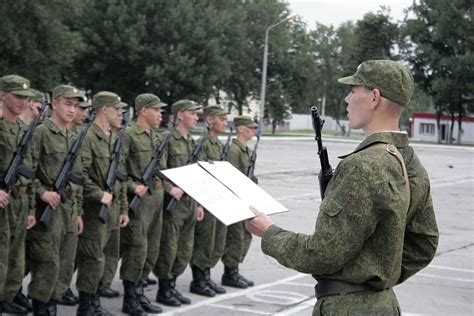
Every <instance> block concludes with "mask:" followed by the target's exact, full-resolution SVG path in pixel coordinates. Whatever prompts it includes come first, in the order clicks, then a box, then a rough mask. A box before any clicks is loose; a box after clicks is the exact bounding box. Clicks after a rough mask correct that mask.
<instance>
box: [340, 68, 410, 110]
mask: <svg viewBox="0 0 474 316" xmlns="http://www.w3.org/2000/svg"><path fill="white" fill-rule="evenodd" d="M338 81H339V82H340V83H343V84H349V85H353V86H364V87H367V88H369V89H378V90H379V91H380V94H381V95H382V96H383V97H385V98H387V99H389V100H391V101H393V102H396V103H398V104H400V105H401V106H406V105H407V104H408V102H409V101H410V98H411V95H412V93H413V76H412V75H411V73H410V70H408V68H407V67H405V66H404V65H402V64H400V63H398V62H396V61H392V60H367V61H364V62H363V63H361V64H360V65H359V66H358V67H357V70H356V73H355V74H353V75H352V76H348V77H344V78H340V79H339V80H338Z"/></svg>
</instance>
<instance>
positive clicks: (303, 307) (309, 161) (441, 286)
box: [25, 137, 474, 315]
mask: <svg viewBox="0 0 474 316" xmlns="http://www.w3.org/2000/svg"><path fill="white" fill-rule="evenodd" d="M358 143H359V141H354V140H350V139H345V138H325V139H324V144H325V146H327V148H328V152H329V157H330V161H331V165H332V166H333V167H334V168H335V167H336V165H337V163H338V158H337V156H339V155H343V154H346V153H349V152H351V151H352V150H353V149H354V148H355V147H356V146H357V144H358ZM251 146H252V144H251ZM414 148H415V150H416V152H417V154H418V155H419V157H420V159H421V161H422V162H423V164H424V165H425V167H426V169H427V170H428V173H429V175H430V179H431V188H432V196H433V203H434V207H435V211H436V216H437V221H438V226H439V230H440V241H439V247H438V251H437V254H436V257H435V258H434V260H433V262H432V263H431V264H430V265H429V266H428V267H427V268H425V269H424V270H422V271H421V272H420V273H418V274H417V275H416V276H414V277H412V278H410V279H409V280H408V281H406V282H405V283H404V284H402V285H399V286H397V287H396V288H395V292H396V293H397V296H398V299H399V302H400V305H401V307H402V312H403V315H474V251H473V250H474V233H473V232H474V228H473V226H474V207H473V206H474V197H473V193H474V190H473V189H474V147H462V146H443V145H428V144H414ZM319 169H320V166H319V159H318V156H317V146H316V143H315V141H314V139H312V138H311V137H300V138H296V137H291V138H290V137H289V138H281V137H280V138H262V140H261V142H260V145H259V150H258V158H257V167H256V175H257V176H258V178H259V184H260V186H261V187H262V188H263V189H265V190H266V191H267V192H268V193H270V194H271V195H272V196H273V197H275V198H276V199H277V200H279V201H280V202H281V203H282V204H284V205H285V206H286V207H287V208H288V209H289V210H290V211H289V212H287V213H282V214H278V215H273V216H272V218H273V220H274V222H275V224H277V225H279V226H281V227H283V228H285V229H289V230H292V231H297V232H301V233H307V234H311V233H312V231H313V229H314V224H315V219H316V216H317V213H318V208H319V205H320V202H321V200H320V194H319V185H318V183H317V172H318V171H319ZM354 185H356V184H354ZM222 271H223V265H222V264H221V263H219V264H218V265H217V266H216V267H215V268H214V269H212V278H213V279H214V280H215V281H216V282H217V283H220V277H221V275H222ZM240 271H241V273H242V274H243V275H244V276H246V277H247V278H249V279H251V280H253V281H254V282H255V286H254V287H250V288H248V289H245V290H238V289H233V288H228V287H227V288H226V289H227V293H226V294H224V295H219V296H216V297H214V298H206V297H201V296H198V295H195V294H191V293H189V283H190V281H191V272H190V269H187V270H186V272H185V273H184V274H183V275H182V276H180V277H179V278H178V280H177V288H178V290H180V291H181V292H182V293H183V294H184V295H185V296H188V297H190V298H191V299H192V301H193V302H192V304H191V305H183V306H182V307H179V308H171V307H166V306H162V308H163V310H164V313H163V314H162V315H177V314H180V315H311V312H312V308H313V306H314V304H315V298H314V291H313V287H314V284H315V281H314V280H313V279H312V278H311V277H310V276H308V275H305V274H300V273H298V272H296V271H293V270H290V269H287V268H284V267H282V266H280V265H279V264H278V263H277V262H276V261H275V260H274V259H272V258H270V257H267V256H265V255H264V254H263V253H262V252H261V250H260V238H257V237H254V239H253V241H252V245H251V248H250V251H249V253H248V255H247V258H246V260H245V262H244V263H243V264H242V265H241V266H240ZM27 281H28V280H25V285H26V283H27ZM112 287H113V288H115V289H117V290H119V291H120V292H121V296H120V297H119V298H116V299H102V305H103V306H104V307H105V308H106V309H107V310H109V311H110V312H111V313H113V314H114V315H121V312H120V310H121V305H122V298H123V296H122V295H123V288H122V284H121V281H120V280H119V278H118V274H117V276H116V278H115V280H114V283H113V286H112ZM72 288H73V290H74V291H75V287H74V284H73V285H72ZM156 290H157V286H148V287H147V288H146V289H145V291H146V295H147V296H148V297H149V298H150V300H152V302H154V300H155V295H156ZM59 315H75V308H71V307H60V309H59Z"/></svg>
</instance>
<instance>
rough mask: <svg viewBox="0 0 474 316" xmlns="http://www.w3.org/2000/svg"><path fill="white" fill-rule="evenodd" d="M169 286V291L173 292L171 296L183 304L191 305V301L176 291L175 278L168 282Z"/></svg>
mask: <svg viewBox="0 0 474 316" xmlns="http://www.w3.org/2000/svg"><path fill="white" fill-rule="evenodd" d="M170 286H171V291H172V292H173V295H174V296H175V297H176V298H177V299H178V300H179V301H180V302H181V303H183V304H191V299H190V298H187V297H186V296H184V295H183V294H181V293H180V292H179V291H178V290H177V289H176V278H173V279H171V280H170Z"/></svg>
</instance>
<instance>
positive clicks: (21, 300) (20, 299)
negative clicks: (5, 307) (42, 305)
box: [13, 288, 33, 313]
mask: <svg viewBox="0 0 474 316" xmlns="http://www.w3.org/2000/svg"><path fill="white" fill-rule="evenodd" d="M21 290H22V288H20V290H19V291H18V293H16V295H15V298H13V302H14V303H16V304H18V305H20V306H22V307H24V308H26V310H27V311H28V313H31V312H32V311H33V307H32V306H31V303H30V301H29V300H28V298H27V297H26V296H25V294H23V292H22V291H21Z"/></svg>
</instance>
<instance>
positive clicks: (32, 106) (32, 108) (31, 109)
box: [19, 89, 44, 125]
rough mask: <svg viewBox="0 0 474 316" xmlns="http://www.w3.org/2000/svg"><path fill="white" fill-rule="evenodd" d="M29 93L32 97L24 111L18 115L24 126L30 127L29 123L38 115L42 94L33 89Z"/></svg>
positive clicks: (42, 98) (42, 100)
mask: <svg viewBox="0 0 474 316" xmlns="http://www.w3.org/2000/svg"><path fill="white" fill-rule="evenodd" d="M31 91H32V92H33V94H34V95H33V96H32V97H31V98H30V100H29V102H28V106H27V107H26V109H25V110H24V111H23V112H21V114H20V115H19V118H20V119H21V120H22V121H23V123H25V124H26V125H30V123H31V122H32V121H33V120H34V119H35V118H36V117H38V116H39V115H40V109H41V106H42V104H43V102H44V96H43V93H42V92H40V91H38V90H35V89H31Z"/></svg>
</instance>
